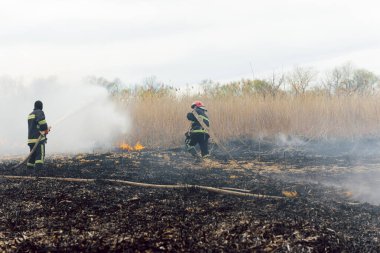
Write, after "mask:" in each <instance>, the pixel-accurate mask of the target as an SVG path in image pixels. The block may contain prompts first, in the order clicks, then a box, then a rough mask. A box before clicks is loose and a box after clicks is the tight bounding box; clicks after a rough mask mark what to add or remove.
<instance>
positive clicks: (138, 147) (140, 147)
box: [135, 141, 145, 151]
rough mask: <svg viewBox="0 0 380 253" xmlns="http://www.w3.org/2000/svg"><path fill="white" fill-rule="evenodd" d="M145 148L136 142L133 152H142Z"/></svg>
mask: <svg viewBox="0 0 380 253" xmlns="http://www.w3.org/2000/svg"><path fill="white" fill-rule="evenodd" d="M144 148H145V147H144V146H143V145H141V143H140V142H139V141H138V142H137V143H136V145H135V150H137V151H139V150H143V149H144Z"/></svg>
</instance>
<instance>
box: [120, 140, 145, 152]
mask: <svg viewBox="0 0 380 253" xmlns="http://www.w3.org/2000/svg"><path fill="white" fill-rule="evenodd" d="M119 148H120V149H121V150H127V151H140V150H143V149H144V148H145V147H144V146H143V145H141V143H140V142H137V143H136V145H135V146H131V145H129V144H127V143H121V144H120V145H119Z"/></svg>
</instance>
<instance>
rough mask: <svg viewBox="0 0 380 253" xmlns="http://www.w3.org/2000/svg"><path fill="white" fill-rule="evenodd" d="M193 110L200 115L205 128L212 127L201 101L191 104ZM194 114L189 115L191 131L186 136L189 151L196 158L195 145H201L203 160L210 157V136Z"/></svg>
mask: <svg viewBox="0 0 380 253" xmlns="http://www.w3.org/2000/svg"><path fill="white" fill-rule="evenodd" d="M191 109H193V112H194V111H195V112H196V113H197V114H198V115H199V118H200V120H202V121H203V123H204V125H205V126H207V127H209V126H210V123H209V119H208V116H207V115H206V112H207V110H206V108H205V106H204V105H203V103H202V102H201V101H194V102H193V103H192V104H191ZM193 112H189V113H188V114H187V119H188V120H189V121H190V122H191V126H190V130H189V131H188V132H187V133H186V134H185V136H186V140H185V143H186V147H187V151H188V152H189V153H190V154H192V155H193V156H194V157H198V154H197V151H196V149H195V145H197V144H199V147H200V149H201V155H202V158H206V157H209V156H210V155H209V151H208V140H209V138H210V135H209V133H208V132H207V129H204V128H203V127H202V125H201V124H200V123H199V122H198V119H197V118H196V116H194V113H193Z"/></svg>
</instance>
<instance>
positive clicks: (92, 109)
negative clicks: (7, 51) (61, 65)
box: [0, 77, 129, 157]
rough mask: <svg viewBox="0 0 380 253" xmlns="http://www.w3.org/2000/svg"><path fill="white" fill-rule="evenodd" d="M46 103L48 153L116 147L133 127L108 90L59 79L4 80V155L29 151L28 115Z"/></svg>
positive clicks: (0, 88) (0, 83)
mask: <svg viewBox="0 0 380 253" xmlns="http://www.w3.org/2000/svg"><path fill="white" fill-rule="evenodd" d="M36 100H41V101H42V102H43V104H44V108H43V110H44V112H45V116H46V120H47V122H48V125H50V126H51V127H52V131H51V133H50V134H49V135H48V144H47V153H73V152H89V151H93V150H94V149H99V148H102V149H103V150H104V149H108V148H112V147H113V145H114V144H115V141H116V140H117V139H120V138H121V136H122V135H124V134H125V133H126V132H127V130H128V127H129V118H128V115H127V114H126V113H121V112H120V111H117V109H116V107H115V105H114V103H113V102H112V101H111V100H110V97H109V94H108V92H107V90H106V89H105V88H103V87H100V86H95V85H90V84H86V83H85V82H78V81H63V80H58V79H57V78H55V77H49V78H45V79H39V80H33V81H31V82H26V81H23V80H22V79H14V78H10V77H0V114H1V121H0V122H1V126H0V157H1V156H5V155H14V154H25V153H28V152H29V150H28V147H27V145H26V141H27V131H28V130H27V116H28V114H29V113H30V112H32V110H33V106H34V102H35V101H36Z"/></svg>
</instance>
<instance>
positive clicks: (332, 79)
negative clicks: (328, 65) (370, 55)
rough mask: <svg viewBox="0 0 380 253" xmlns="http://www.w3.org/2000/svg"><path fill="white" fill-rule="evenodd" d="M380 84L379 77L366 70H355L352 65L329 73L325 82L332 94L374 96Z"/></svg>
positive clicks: (348, 64) (347, 64) (343, 66)
mask: <svg viewBox="0 0 380 253" xmlns="http://www.w3.org/2000/svg"><path fill="white" fill-rule="evenodd" d="M378 84H379V77H378V76H376V75H375V74H374V73H372V72H370V71H368V70H365V69H355V68H354V67H353V66H352V65H351V64H350V63H346V64H344V65H342V66H340V67H336V68H334V69H333V70H332V71H331V72H328V73H327V75H326V78H325V80H324V81H323V85H324V87H325V88H326V89H327V90H328V91H329V93H330V94H337V95H346V96H349V95H352V94H367V95H368V94H372V93H373V92H374V91H375V89H376V88H377V86H378Z"/></svg>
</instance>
